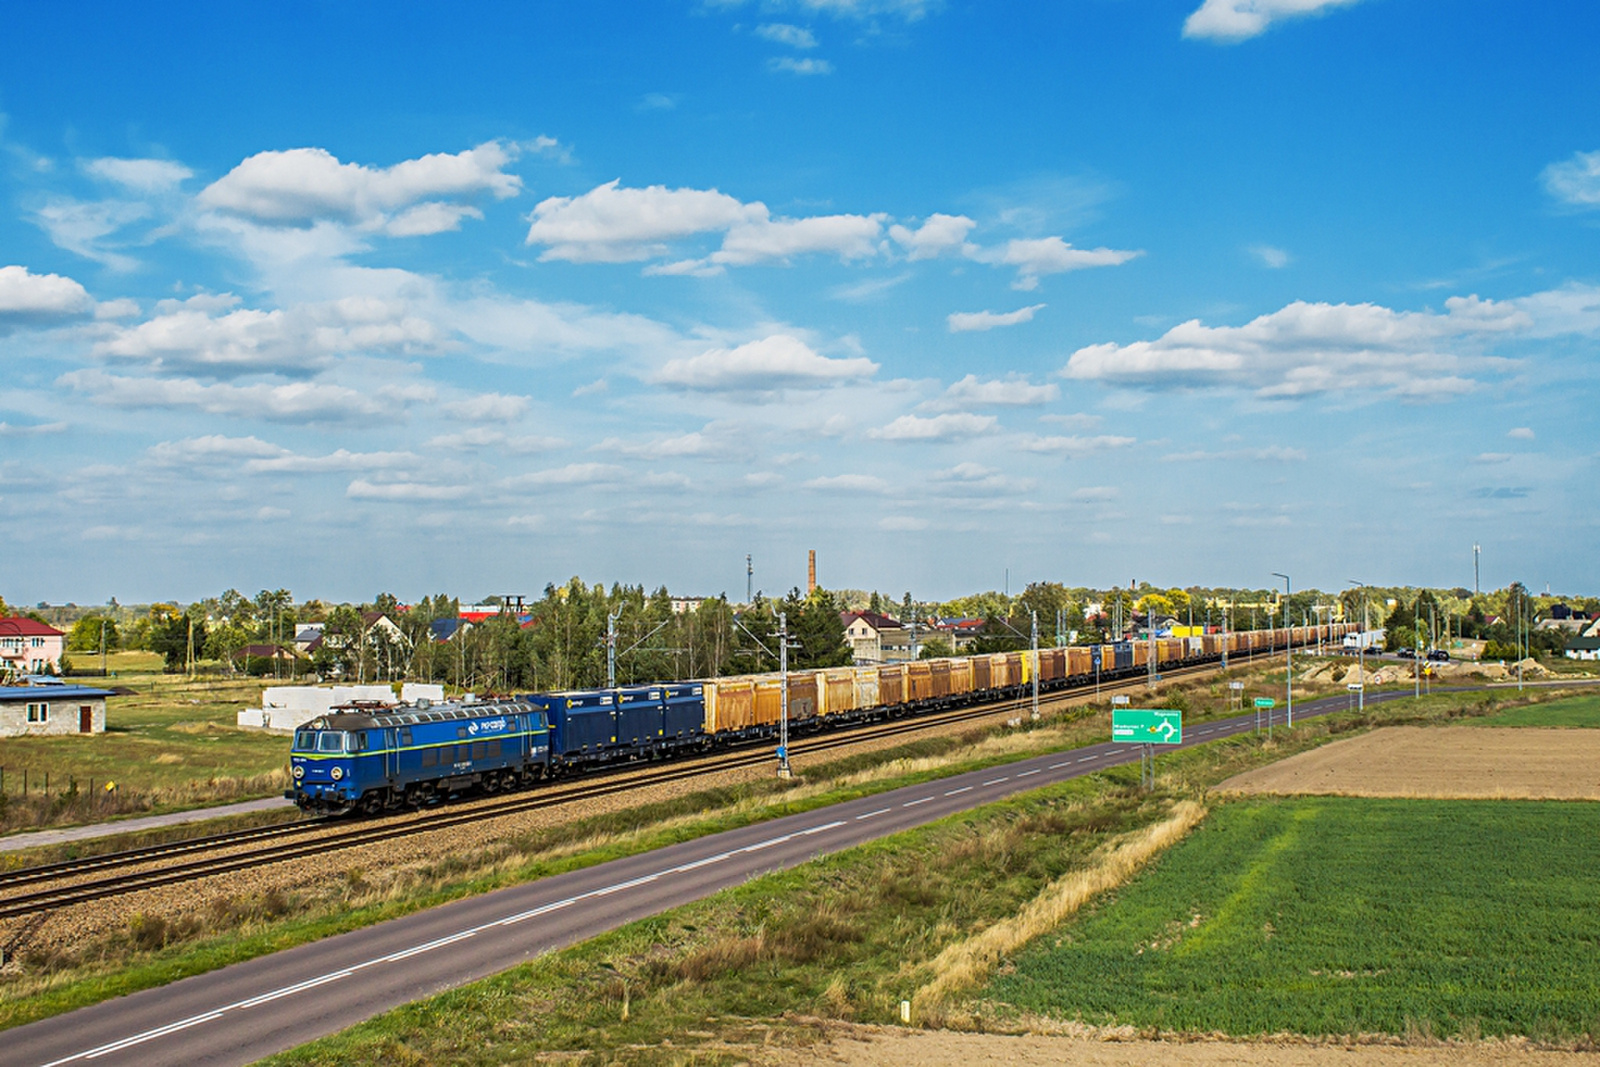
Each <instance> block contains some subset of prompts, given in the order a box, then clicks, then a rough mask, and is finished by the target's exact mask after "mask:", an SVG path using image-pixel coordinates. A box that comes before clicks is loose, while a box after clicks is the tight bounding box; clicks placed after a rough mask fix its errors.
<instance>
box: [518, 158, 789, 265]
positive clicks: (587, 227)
mask: <svg viewBox="0 0 1600 1067" xmlns="http://www.w3.org/2000/svg"><path fill="white" fill-rule="evenodd" d="M620 181H621V180H620V179H617V180H614V181H609V182H607V183H605V184H604V185H598V186H596V187H595V188H593V189H591V190H589V191H588V192H587V193H584V194H583V195H582V196H577V197H572V196H552V197H549V198H548V199H545V200H541V201H540V202H539V203H538V204H537V205H536V206H535V207H534V209H533V224H532V226H530V227H529V229H528V237H527V243H528V244H530V245H545V246H546V247H545V250H544V252H542V253H541V254H540V256H539V258H540V259H542V260H551V259H563V260H569V261H571V262H574V263H624V262H629V261H632V260H640V259H649V258H652V257H654V256H661V255H665V254H666V251H667V245H666V242H668V241H672V240H677V239H680V238H684V237H689V236H692V235H694V234H697V233H706V232H710V231H715V230H725V229H727V228H729V227H731V226H733V225H735V224H736V223H738V222H739V221H740V220H742V219H743V218H744V217H745V214H746V211H747V210H748V209H747V208H746V207H745V205H744V204H742V203H740V202H739V201H738V200H737V199H735V198H734V197H731V196H728V195H727V194H726V193H719V192H718V191H717V190H715V189H668V188H667V187H666V186H663V185H652V186H649V187H647V188H644V189H629V188H623V187H621V184H620ZM762 210H763V211H765V208H762Z"/></svg>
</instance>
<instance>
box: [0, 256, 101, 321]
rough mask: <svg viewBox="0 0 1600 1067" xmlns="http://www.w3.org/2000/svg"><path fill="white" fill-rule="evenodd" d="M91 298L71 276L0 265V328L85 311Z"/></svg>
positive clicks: (92, 306) (87, 312) (89, 306)
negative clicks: (38, 272) (35, 272)
mask: <svg viewBox="0 0 1600 1067" xmlns="http://www.w3.org/2000/svg"><path fill="white" fill-rule="evenodd" d="M93 310H94V300H93V298H91V297H90V296H89V294H88V292H87V291H86V290H85V289H84V288H83V286H81V285H79V284H78V283H77V282H75V281H73V280H72V279H71V278H66V277H63V276H61V275H59V274H34V273H33V272H32V271H30V270H28V268H27V267H19V266H10V267H0V331H3V330H4V329H6V328H7V327H15V326H36V325H43V324H47V323H52V322H60V321H61V320H63V319H70V318H75V317H77V316H80V315H87V314H89V313H90V312H92V311H93Z"/></svg>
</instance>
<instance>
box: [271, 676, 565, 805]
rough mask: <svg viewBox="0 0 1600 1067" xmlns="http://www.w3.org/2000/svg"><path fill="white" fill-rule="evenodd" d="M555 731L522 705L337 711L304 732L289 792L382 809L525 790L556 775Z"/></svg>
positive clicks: (315, 800)
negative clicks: (475, 793)
mask: <svg viewBox="0 0 1600 1067" xmlns="http://www.w3.org/2000/svg"><path fill="white" fill-rule="evenodd" d="M550 735H551V730H550V723H549V720H548V719H547V718H546V716H545V713H544V711H543V710H542V709H539V708H535V707H531V706H530V705H528V704H526V703H523V702H521V701H509V700H508V701H493V702H483V703H446V704H433V705H430V704H428V703H427V702H419V703H418V704H416V705H402V706H400V707H397V708H385V709H361V708H356V709H349V710H346V709H335V710H333V711H331V712H330V713H328V714H327V715H322V716H319V717H317V718H315V719H312V720H311V721H310V722H308V723H306V724H305V725H304V726H302V727H300V728H299V729H298V730H296V731H295V734H294V746H293V749H292V751H291V753H290V757H289V762H290V773H291V774H292V775H293V777H294V785H293V787H292V788H290V789H289V790H288V791H286V792H285V793H284V795H285V796H286V797H288V798H289V799H291V800H293V801H294V802H295V803H296V804H298V805H299V806H300V808H301V809H302V810H304V811H315V812H321V813H325V814H330V815H337V814H343V813H345V812H349V811H357V810H359V811H362V812H364V813H366V814H369V815H375V814H377V813H378V812H381V811H386V810H387V811H394V810H398V809H400V808H405V807H413V808H414V807H420V806H421V805H423V804H428V803H433V802H435V801H438V800H442V799H444V798H445V797H447V796H449V795H450V794H452V793H459V792H464V791H466V790H469V789H482V790H483V791H485V792H491V793H492V792H497V791H499V790H502V789H511V788H516V787H518V786H522V785H527V784H529V783H531V782H533V781H535V780H537V779H539V778H543V777H545V776H546V775H547V774H548V773H549V771H550Z"/></svg>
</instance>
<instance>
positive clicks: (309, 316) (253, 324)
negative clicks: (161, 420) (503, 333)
mask: <svg viewBox="0 0 1600 1067" xmlns="http://www.w3.org/2000/svg"><path fill="white" fill-rule="evenodd" d="M236 302H237V300H236V298H234V297H233V296H231V295H224V296H221V297H218V296H214V295H210V294H207V295H204V296H199V297H194V298H191V299H190V300H189V301H186V302H183V303H181V304H180V303H177V302H172V301H163V302H162V303H161V305H160V306H159V307H158V309H157V310H158V314H157V315H156V316H155V317H153V318H151V319H149V320H147V321H145V322H142V323H138V324H137V325H132V326H127V327H121V328H118V329H117V331H116V332H115V333H114V334H113V335H112V336H111V337H110V338H108V339H106V340H104V341H100V342H98V343H97V344H96V345H95V346H94V350H93V351H94V353H95V354H96V355H98V356H100V357H102V358H106V359H114V360H131V361H139V362H143V363H145V364H146V365H148V366H149V367H150V368H151V369H154V370H159V371H178V372H185V373H200V374H208V375H233V374H249V373H258V372H262V371H277V372H304V371H308V370H312V369H315V368H318V367H323V366H326V365H327V364H328V363H329V362H330V360H331V359H332V358H333V357H335V356H339V355H346V354H350V353H357V352H424V351H432V350H434V349H436V348H437V347H439V346H440V345H441V344H442V343H443V340H444V337H443V334H442V332H441V331H440V330H439V329H438V327H436V326H434V325H433V324H432V323H431V322H429V321H427V320H426V319H423V318H421V317H419V316H417V315H414V314H412V313H411V312H410V311H409V309H408V308H407V307H406V305H405V304H404V303H401V302H398V301H387V300H379V299H375V298H371V297H356V296H349V297H344V298H342V299H339V300H333V301H329V302H327V303H322V304H304V305H299V306H297V307H292V308H289V309H287V310H274V311H260V310H256V309H253V308H239V309H237V310H226V309H227V308H230V307H232V305H233V304H235V303H236ZM218 311H225V313H224V314H220V315H219V314H216V312H218Z"/></svg>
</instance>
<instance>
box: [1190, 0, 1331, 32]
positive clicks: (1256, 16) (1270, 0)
mask: <svg viewBox="0 0 1600 1067" xmlns="http://www.w3.org/2000/svg"><path fill="white" fill-rule="evenodd" d="M1357 2H1359V0H1205V3H1203V4H1201V5H1200V7H1199V9H1198V10H1196V11H1195V12H1194V13H1193V14H1191V15H1190V16H1189V17H1188V19H1186V20H1185V21H1184V23H1183V35H1184V36H1185V37H1208V38H1211V39H1212V40H1217V41H1243V40H1245V39H1247V38H1250V37H1255V36H1257V35H1258V34H1261V33H1265V32H1266V29H1267V27H1268V26H1270V25H1272V23H1274V22H1281V21H1282V20H1284V19H1290V18H1298V17H1301V16H1304V15H1317V14H1321V13H1322V12H1323V11H1326V10H1327V9H1329V8H1334V7H1344V6H1346V5H1349V4H1354V3H1357Z"/></svg>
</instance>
